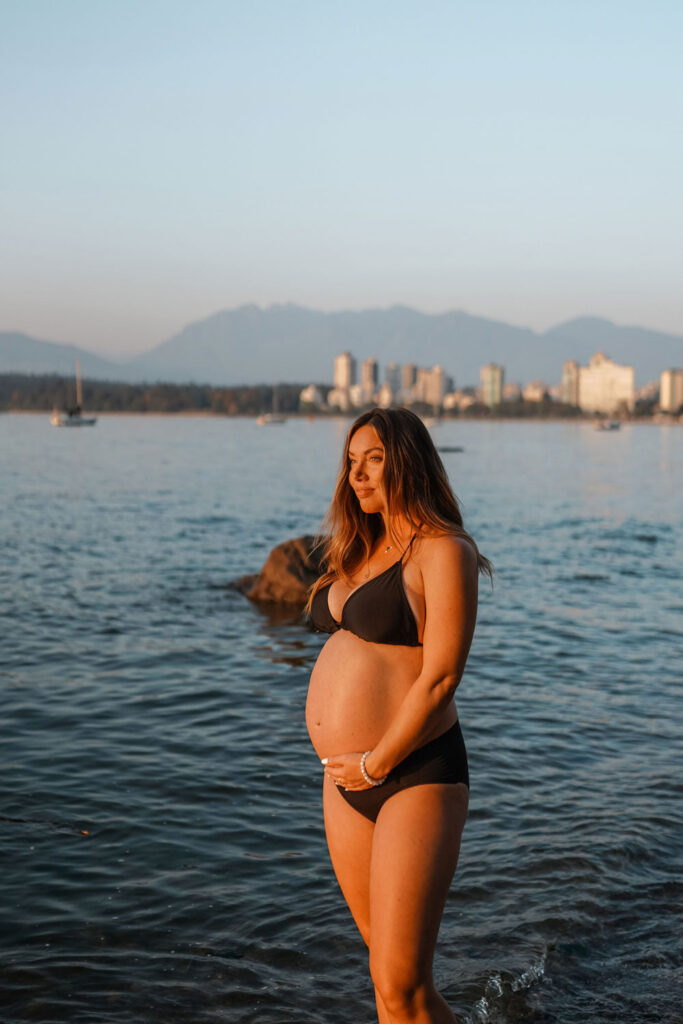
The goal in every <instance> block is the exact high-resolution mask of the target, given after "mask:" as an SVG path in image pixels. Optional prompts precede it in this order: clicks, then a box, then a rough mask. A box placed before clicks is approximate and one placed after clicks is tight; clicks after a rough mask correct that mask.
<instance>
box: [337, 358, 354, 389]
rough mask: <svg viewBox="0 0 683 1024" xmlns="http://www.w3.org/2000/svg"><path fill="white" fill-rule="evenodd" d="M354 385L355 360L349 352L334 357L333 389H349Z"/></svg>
mask: <svg viewBox="0 0 683 1024" xmlns="http://www.w3.org/2000/svg"><path fill="white" fill-rule="evenodd" d="M355 383H356V360H355V359H354V358H353V356H352V355H351V353H350V352H342V353H341V355H338V356H335V357H334V386H335V388H350V387H352V386H353V385H354V384H355Z"/></svg>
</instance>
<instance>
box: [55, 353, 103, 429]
mask: <svg viewBox="0 0 683 1024" xmlns="http://www.w3.org/2000/svg"><path fill="white" fill-rule="evenodd" d="M82 406H83V386H82V384H81V361H80V359H77V360H76V404H75V405H74V406H73V407H72V408H71V409H65V410H64V411H63V412H60V410H59V409H57V408H54V409H53V410H52V415H51V416H50V423H51V424H52V426H53V427H94V426H95V424H96V423H97V417H96V416H84V415H83V414H82V413H81V408H82Z"/></svg>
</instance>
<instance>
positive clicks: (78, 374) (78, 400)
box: [76, 359, 83, 409]
mask: <svg viewBox="0 0 683 1024" xmlns="http://www.w3.org/2000/svg"><path fill="white" fill-rule="evenodd" d="M76 405H77V406H78V408H79V409H80V408H81V407H82V406H83V388H82V386H81V361H80V359H77V360H76Z"/></svg>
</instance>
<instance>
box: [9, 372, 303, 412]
mask: <svg viewBox="0 0 683 1024" xmlns="http://www.w3.org/2000/svg"><path fill="white" fill-rule="evenodd" d="M303 387H304V385H303V384H279V385H278V387H277V406H278V409H279V411H280V412H282V413H286V414H292V413H297V412H298V411H299V395H300V393H301V390H302V388H303ZM273 392H274V388H273V386H272V385H269V384H257V385H250V386H246V385H245V386H243V387H229V388H217V387H209V386H208V385H203V384H124V383H120V382H118V381H106V380H105V381H100V380H84V381H83V409H84V410H87V411H89V412H139V413H144V412H156V413H174V412H207V413H216V414H217V415H222V416H258V415H259V414H260V413H263V412H270V411H271V410H272V408H273ZM75 404H76V385H75V382H74V379H73V377H59V376H57V375H55V374H45V375H33V374H18V373H7V374H0V410H2V411H3V412H51V411H52V409H54V408H57V409H68V408H71V407H73V406H74V405H75Z"/></svg>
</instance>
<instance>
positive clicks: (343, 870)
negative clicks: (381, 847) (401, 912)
mask: <svg viewBox="0 0 683 1024" xmlns="http://www.w3.org/2000/svg"><path fill="white" fill-rule="evenodd" d="M323 809H324V812H325V833H326V835H327V845H328V848H329V851H330V858H331V860H332V867H333V868H334V873H335V875H336V876H337V881H338V882H339V887H340V888H341V891H342V893H343V894H344V899H345V900H346V902H347V903H348V905H349V910H350V911H351V914H352V915H353V919H354V921H355V922H356V925H357V927H358V930H359V932H360V933H361V935H362V936H363V938H364V940H365V942H366V943H367V944H368V945H369V944H370V859H371V856H372V838H373V833H374V831H375V824H374V822H372V821H368V819H367V818H365V817H363V815H362V814H359V813H358V811H356V810H354V809H353V807H351V805H350V804H349V803H347V802H346V800H345V799H344V797H343V796H342V795H341V793H340V792H339V791H338V789H337V787H336V786H335V784H334V783H333V782H332V780H331V779H329V778H328V777H327V776H325V778H324V783H323Z"/></svg>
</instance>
